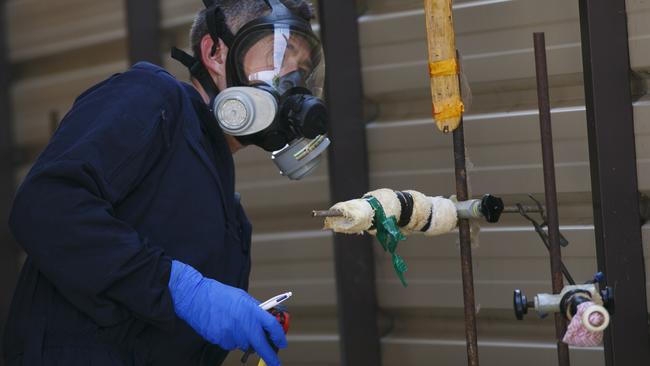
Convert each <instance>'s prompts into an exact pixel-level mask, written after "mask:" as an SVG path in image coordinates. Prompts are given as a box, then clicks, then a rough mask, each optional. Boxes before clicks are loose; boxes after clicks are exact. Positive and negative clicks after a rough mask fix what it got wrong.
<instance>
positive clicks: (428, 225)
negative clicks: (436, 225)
mask: <svg viewBox="0 0 650 366" xmlns="http://www.w3.org/2000/svg"><path fill="white" fill-rule="evenodd" d="M432 219H433V206H432V207H431V213H430V214H429V219H428V220H427V223H426V224H425V225H424V226H423V227H422V229H420V231H421V232H426V231H427V230H429V228H430V227H431V220H432Z"/></svg>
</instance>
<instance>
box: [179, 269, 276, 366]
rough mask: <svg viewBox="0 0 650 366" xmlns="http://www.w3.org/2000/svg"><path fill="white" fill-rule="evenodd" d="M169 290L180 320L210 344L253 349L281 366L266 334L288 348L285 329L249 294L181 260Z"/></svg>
mask: <svg viewBox="0 0 650 366" xmlns="http://www.w3.org/2000/svg"><path fill="white" fill-rule="evenodd" d="M169 289H170V292H171V295H172V299H173V300H174V309H175V311H176V314H177V315H178V317H179V318H181V319H183V320H185V321H186V322H187V323H188V324H189V325H190V326H191V327H192V328H193V329H194V330H195V331H196V332H197V333H198V334H200V335H201V336H202V337H203V338H205V339H206V340H207V341H209V342H211V343H214V344H216V345H218V346H220V347H221V348H223V349H226V350H232V349H236V348H238V349H240V350H243V351H245V350H247V349H249V348H251V347H252V348H253V349H254V350H255V351H256V352H257V353H258V354H259V355H260V357H262V359H264V361H265V362H266V363H267V364H268V365H269V366H279V365H280V360H279V359H278V356H277V355H276V353H275V352H274V351H273V348H272V347H271V344H269V342H268V341H267V337H266V334H268V336H269V339H270V340H271V341H272V342H273V343H274V344H275V346H276V347H277V348H286V347H287V340H286V337H285V335H284V331H283V330H282V326H281V325H280V324H279V323H278V322H277V320H276V319H275V318H274V317H273V316H272V315H271V314H269V313H268V312H266V311H264V310H262V309H260V308H259V306H258V305H259V303H258V301H256V300H255V299H254V298H252V297H251V296H250V295H248V294H247V293H246V292H244V291H242V290H241V289H238V288H235V287H231V286H227V285H224V284H222V283H220V282H218V281H215V280H212V279H209V278H205V277H203V276H202V275H201V274H200V273H199V272H197V271H196V270H195V269H194V268H192V267H191V266H189V265H186V264H183V263H181V262H178V261H173V262H172V273H171V276H170V279H169Z"/></svg>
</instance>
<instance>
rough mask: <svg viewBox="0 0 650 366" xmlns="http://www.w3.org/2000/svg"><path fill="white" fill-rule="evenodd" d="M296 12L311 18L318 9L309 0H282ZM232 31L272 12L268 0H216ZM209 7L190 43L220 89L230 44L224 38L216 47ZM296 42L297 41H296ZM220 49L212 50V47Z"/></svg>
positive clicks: (196, 24)
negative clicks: (209, 20)
mask: <svg viewBox="0 0 650 366" xmlns="http://www.w3.org/2000/svg"><path fill="white" fill-rule="evenodd" d="M280 1H281V2H282V3H283V4H284V5H285V6H286V7H287V8H288V9H290V10H291V11H292V12H293V13H294V14H295V15H297V16H299V17H301V18H303V19H305V20H307V21H309V20H311V19H313V18H314V10H313V7H312V5H311V3H310V2H309V0H280ZM215 4H216V5H218V6H219V8H220V9H221V11H222V12H223V15H224V18H225V20H226V25H227V26H228V28H229V29H230V31H231V33H232V34H237V32H238V31H239V30H240V29H241V28H242V27H243V26H244V25H245V24H247V23H248V22H250V21H252V20H255V19H257V18H260V17H263V16H265V15H268V14H269V13H270V11H271V9H270V8H269V6H268V5H267V4H266V2H265V1H264V0H215ZM206 14H207V9H203V10H201V11H200V12H199V13H198V14H197V15H196V17H195V19H194V23H193V25H192V29H191V31H190V45H191V48H192V53H193V56H194V57H196V58H198V59H200V60H201V61H202V63H203V64H204V65H205V67H206V68H207V69H208V71H209V72H210V74H211V75H212V77H213V79H214V80H215V83H216V84H217V87H218V88H219V90H223V89H224V88H225V87H226V58H227V52H228V47H227V46H226V45H225V43H224V42H223V41H222V40H220V41H219V44H217V45H216V47H214V46H215V45H214V42H213V40H212V38H211V36H210V32H209V29H208V22H207V16H206ZM292 43H294V42H293V41H292ZM213 49H216V52H214V53H212V50H213Z"/></svg>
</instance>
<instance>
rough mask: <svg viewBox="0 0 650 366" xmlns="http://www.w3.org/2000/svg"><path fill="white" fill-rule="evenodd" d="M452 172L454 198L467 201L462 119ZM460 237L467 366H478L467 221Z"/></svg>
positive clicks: (460, 226)
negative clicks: (454, 175) (453, 173)
mask: <svg viewBox="0 0 650 366" xmlns="http://www.w3.org/2000/svg"><path fill="white" fill-rule="evenodd" d="M453 140H454V170H455V173H456V197H458V200H459V201H465V200H467V196H468V194H467V169H466V166H465V136H464V133H463V119H462V118H461V121H460V125H459V126H458V128H456V129H455V130H454V137H453ZM458 233H459V237H460V261H461V272H462V278H463V301H464V305H465V340H466V342H467V361H468V365H469V366H478V342H477V336H476V301H475V297H474V275H473V273H472V244H471V240H470V230H469V220H467V219H460V220H458Z"/></svg>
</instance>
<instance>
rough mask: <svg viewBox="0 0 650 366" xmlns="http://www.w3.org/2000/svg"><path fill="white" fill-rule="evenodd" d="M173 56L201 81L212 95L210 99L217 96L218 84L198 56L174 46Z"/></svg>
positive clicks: (204, 88) (206, 90)
mask: <svg viewBox="0 0 650 366" xmlns="http://www.w3.org/2000/svg"><path fill="white" fill-rule="evenodd" d="M172 58H173V59H174V60H176V61H178V62H180V63H182V64H183V65H185V67H187V69H188V70H189V71H190V75H192V77H194V78H195V79H196V80H198V81H199V83H200V84H201V86H202V87H203V90H205V92H206V93H207V94H208V96H209V97H210V100H212V99H213V98H214V97H216V96H217V94H218V93H219V91H218V90H217V86H216V85H215V84H214V81H213V80H212V77H210V73H209V72H208V70H207V69H206V68H205V66H204V65H203V63H202V62H201V61H200V60H199V59H198V58H195V57H192V56H190V55H189V54H188V53H187V52H185V51H183V50H180V49H178V48H176V47H172Z"/></svg>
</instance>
